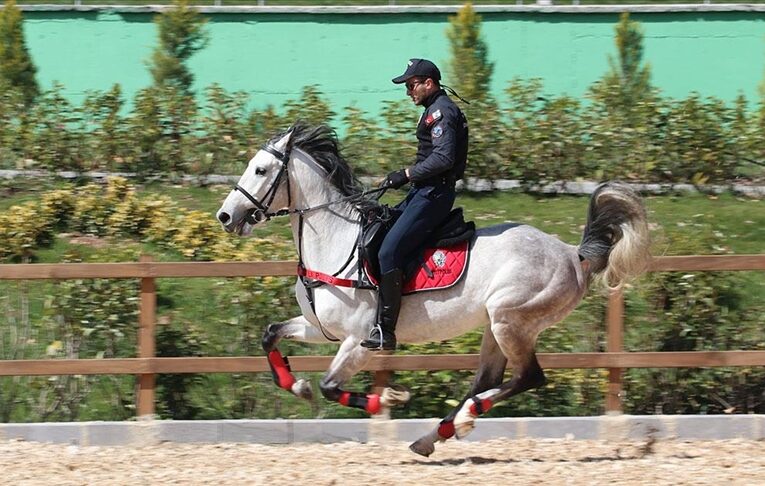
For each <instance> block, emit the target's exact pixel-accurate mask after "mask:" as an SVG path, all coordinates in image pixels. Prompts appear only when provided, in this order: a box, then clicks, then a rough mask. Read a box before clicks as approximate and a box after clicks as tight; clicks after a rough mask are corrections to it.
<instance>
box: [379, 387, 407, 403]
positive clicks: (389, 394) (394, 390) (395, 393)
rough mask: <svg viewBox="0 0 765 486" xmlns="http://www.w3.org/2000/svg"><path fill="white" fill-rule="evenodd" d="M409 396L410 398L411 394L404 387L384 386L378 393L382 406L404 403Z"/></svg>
mask: <svg viewBox="0 0 765 486" xmlns="http://www.w3.org/2000/svg"><path fill="white" fill-rule="evenodd" d="M410 398H412V394H411V393H409V390H407V389H406V388H404V387H398V386H393V387H385V388H383V391H382V393H381V394H380V405H382V406H383V407H395V406H396V405H403V404H405V403H406V402H408V401H409V399H410Z"/></svg>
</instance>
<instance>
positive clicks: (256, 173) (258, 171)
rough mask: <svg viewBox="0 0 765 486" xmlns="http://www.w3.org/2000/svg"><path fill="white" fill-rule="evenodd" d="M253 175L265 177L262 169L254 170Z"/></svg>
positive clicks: (264, 171) (264, 170)
mask: <svg viewBox="0 0 765 486" xmlns="http://www.w3.org/2000/svg"><path fill="white" fill-rule="evenodd" d="M255 175H259V176H264V175H266V169H264V168H263V167H258V168H257V169H255Z"/></svg>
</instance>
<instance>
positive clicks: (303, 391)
mask: <svg viewBox="0 0 765 486" xmlns="http://www.w3.org/2000/svg"><path fill="white" fill-rule="evenodd" d="M292 393H294V394H295V396H296V397H298V398H305V399H306V400H313V388H311V383H310V382H308V381H307V380H304V379H303V378H300V379H299V380H298V381H296V382H295V383H293V384H292Z"/></svg>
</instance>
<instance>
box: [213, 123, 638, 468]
mask: <svg viewBox="0 0 765 486" xmlns="http://www.w3.org/2000/svg"><path fill="white" fill-rule="evenodd" d="M362 191H363V186H362V185H361V184H360V183H359V182H358V180H357V179H356V178H355V177H354V176H353V173H352V171H351V169H350V167H349V166H348V164H347V162H346V161H345V160H344V159H343V158H342V156H341V154H340V153H339V150H338V144H337V139H336V137H335V135H334V132H332V130H331V129H329V128H327V127H324V126H308V125H306V124H302V123H298V124H296V125H294V126H293V127H292V128H291V129H289V130H288V131H287V132H285V133H283V134H280V135H279V136H277V137H275V138H273V139H271V140H269V141H268V142H267V143H266V145H264V147H263V148H262V149H261V150H260V151H258V152H257V154H256V155H255V156H254V157H253V158H252V159H251V160H250V162H249V164H248V166H247V168H246V170H245V171H244V173H243V174H242V176H241V178H240V180H239V183H238V184H237V185H236V187H235V189H234V190H232V191H231V193H230V194H229V195H228V196H227V197H226V199H225V201H224V202H223V204H222V206H221V207H220V209H219V210H218V213H217V218H218V220H219V221H220V223H221V224H222V225H223V228H224V229H225V230H226V231H228V232H234V233H237V234H239V235H248V234H250V232H251V231H252V228H253V227H254V226H255V225H256V224H261V223H264V222H266V221H268V220H270V219H271V218H272V217H274V216H279V215H284V216H289V219H290V224H291V227H292V233H293V237H294V240H295V243H296V247H297V251H298V255H299V257H300V262H301V266H302V268H304V269H311V271H312V272H317V273H322V274H326V275H334V276H335V277H337V278H345V279H352V278H353V277H354V276H355V275H356V268H357V267H356V265H357V264H358V262H357V260H356V253H355V251H354V249H355V244H356V239H357V235H358V232H359V221H360V209H359V208H360V207H362V206H364V205H365V204H366V205H370V204H374V201H372V200H370V197H368V196H366V193H364V192H362ZM648 245H649V238H648V225H647V221H646V212H645V209H644V206H643V204H642V201H641V199H640V197H639V196H638V195H637V194H636V193H635V192H634V191H633V190H631V189H630V188H629V187H628V186H626V185H623V184H619V183H614V182H607V183H604V184H602V185H600V186H599V187H598V188H597V190H596V191H595V192H594V193H593V194H592V197H591V200H590V205H589V210H588V215H587V224H586V226H585V229H584V233H583V236H582V241H581V244H580V245H578V246H574V245H569V244H566V243H564V242H562V241H560V240H559V239H558V238H556V237H554V236H551V235H548V234H546V233H544V232H542V231H540V230H538V229H536V228H533V227H532V226H529V225H525V224H504V225H499V226H492V227H488V228H482V229H479V230H478V231H477V232H476V235H475V237H474V239H473V241H471V248H470V252H471V254H470V265H469V268H468V269H467V270H466V272H465V274H464V275H463V277H462V279H461V281H460V282H459V283H458V284H456V285H454V286H452V287H450V288H448V289H444V290H439V291H432V292H422V293H415V294H412V295H408V296H405V297H404V298H403V303H402V307H401V314H400V317H399V322H398V327H397V329H396V334H397V338H398V340H399V342H401V343H422V342H428V341H441V340H444V339H448V338H452V337H455V336H458V335H460V334H463V333H466V332H468V331H470V330H472V329H475V328H477V327H479V326H484V333H483V340H482V343H481V350H480V359H479V368H478V371H477V373H476V376H475V380H474V382H473V384H472V387H471V389H470V391H469V393H468V394H467V396H466V397H465V398H463V400H462V401H461V403H460V404H459V405H458V406H457V407H456V408H455V409H454V410H453V411H452V412H451V413H449V415H447V416H446V417H445V418H444V419H443V420H442V421H441V422H440V424H439V425H438V427H436V428H434V429H433V430H432V431H431V432H430V433H428V434H426V435H424V436H423V437H421V438H420V439H418V440H417V441H416V442H414V443H413V444H412V445H411V446H410V448H411V449H412V450H413V451H414V452H416V453H418V454H421V455H423V456H428V455H430V454H431V453H432V452H433V451H434V446H435V443H436V442H438V441H443V440H446V439H448V438H450V437H452V436H456V437H457V438H463V437H465V436H466V435H467V434H468V433H470V431H471V430H472V429H473V427H474V425H475V419H476V418H477V417H478V416H479V415H480V414H482V413H484V412H486V411H487V410H488V409H489V408H490V407H491V406H492V405H493V404H496V403H497V402H499V401H501V400H505V399H507V398H509V397H512V396H514V395H517V394H519V393H521V392H523V391H526V390H529V389H532V388H535V387H539V386H541V385H543V384H544V383H545V376H544V373H543V371H542V369H541V368H540V366H539V363H538V362H537V358H536V354H535V349H534V348H535V344H536V340H537V336H538V335H539V333H540V332H541V331H542V330H543V329H545V328H547V327H549V326H552V325H553V324H555V323H557V322H559V321H561V320H562V319H563V318H564V317H566V316H567V315H568V314H569V313H570V312H571V311H572V310H573V309H574V308H575V307H576V306H577V304H578V303H579V302H580V301H581V300H582V297H583V296H584V295H585V292H587V289H588V287H589V286H590V284H591V283H592V281H593V279H594V278H596V277H597V278H600V279H602V281H603V282H604V283H605V284H606V285H607V286H608V287H611V288H616V287H619V286H621V285H623V283H624V282H625V281H626V280H627V279H630V278H632V277H634V276H637V275H639V274H640V273H641V272H643V271H644V270H645V268H646V265H647V262H648V260H649V253H648ZM309 282H311V280H310V279H307V278H305V277H301V278H298V280H297V284H296V297H297V300H298V303H299V305H300V309H301V311H302V315H300V316H297V317H294V318H292V319H289V320H287V321H284V322H279V323H272V324H270V325H269V326H268V327H267V329H266V331H265V334H264V336H263V347H264V349H265V351H266V352H267V353H268V359H269V363H270V364H271V367H272V370H273V372H274V377H275V380H276V382H277V384H278V385H279V386H281V387H282V388H284V389H286V390H288V391H290V392H291V393H293V394H295V395H296V396H299V397H303V398H311V397H312V390H311V386H310V383H308V382H307V381H306V380H304V379H295V378H294V377H293V376H292V374H291V372H290V371H289V366H288V364H287V362H286V360H285V359H284V358H283V357H282V356H281V354H279V351H278V349H277V348H276V346H277V344H278V342H279V341H280V340H281V339H291V340H296V341H303V342H311V343H322V342H327V341H328V340H336V341H339V342H340V348H339V350H338V352H337V354H336V355H335V357H334V359H333V361H332V364H331V366H330V368H329V370H328V371H327V372H326V374H325V375H324V377H323V378H322V380H321V382H320V388H321V392H322V394H323V396H324V397H326V398H327V399H329V400H333V401H337V402H339V403H341V404H343V405H346V406H352V407H357V408H362V409H365V410H367V411H368V412H370V413H378V412H379V411H380V410H381V409H382V408H384V407H390V406H393V405H396V404H398V403H401V402H402V401H405V400H407V399H408V395H407V394H405V393H404V394H402V393H400V392H398V393H397V392H396V391H395V390H394V389H393V388H386V389H385V391H384V392H383V393H382V394H381V395H376V394H364V393H358V392H349V391H345V390H343V389H342V386H343V385H344V384H346V383H347V382H348V380H350V379H351V377H352V376H354V375H355V374H356V373H358V372H359V371H360V370H361V369H362V367H363V366H364V365H365V364H366V363H367V362H368V360H369V359H370V358H371V357H372V355H373V354H374V353H373V352H372V351H370V350H368V349H366V348H364V347H362V346H360V345H359V343H360V342H361V341H362V340H363V339H364V338H366V337H367V336H368V335H369V330H370V327H371V326H372V324H373V323H374V322H375V312H376V307H377V304H376V297H375V295H376V294H375V293H374V292H372V291H370V290H368V289H363V288H349V287H341V286H336V285H321V286H318V287H315V288H314V286H313V285H310V284H309ZM506 368H510V369H512V376H511V377H510V379H509V380H505V378H504V375H505V370H506Z"/></svg>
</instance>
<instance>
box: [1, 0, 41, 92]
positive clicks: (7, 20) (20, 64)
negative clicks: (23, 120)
mask: <svg viewBox="0 0 765 486" xmlns="http://www.w3.org/2000/svg"><path fill="white" fill-rule="evenodd" d="M36 73H37V68H35V66H34V64H33V63H32V58H31V56H30V55H29V50H28V49H27V46H26V42H24V26H23V19H22V14H21V9H19V7H18V6H16V0H5V5H4V6H3V8H2V9H0V90H3V91H4V90H5V89H8V88H16V89H18V90H19V91H20V92H21V93H22V96H23V100H24V102H25V104H26V105H30V104H31V103H32V102H33V101H34V99H35V97H36V96H37V94H38V92H39V87H38V85H37V80H36V79H35V74H36Z"/></svg>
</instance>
